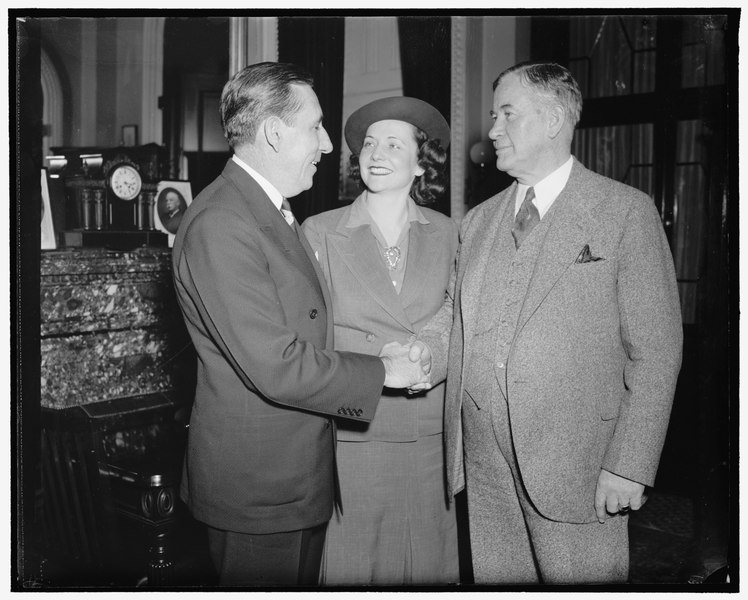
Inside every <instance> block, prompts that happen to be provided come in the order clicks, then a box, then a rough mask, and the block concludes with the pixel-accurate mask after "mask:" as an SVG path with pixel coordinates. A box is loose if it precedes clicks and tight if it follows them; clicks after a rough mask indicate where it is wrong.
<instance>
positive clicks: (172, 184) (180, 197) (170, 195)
mask: <svg viewBox="0 0 748 600" xmlns="http://www.w3.org/2000/svg"><path fill="white" fill-rule="evenodd" d="M191 203H192V188H191V186H190V182H189V181H159V183H158V187H157V189H156V201H155V202H154V204H153V224H154V226H155V228H156V229H158V230H159V231H163V232H164V233H166V234H167V235H168V236H169V247H171V246H172V245H173V244H174V236H175V235H176V233H177V229H178V228H179V223H181V221H182V217H183V216H184V212H185V211H186V210H187V207H188V206H189V205H190V204H191Z"/></svg>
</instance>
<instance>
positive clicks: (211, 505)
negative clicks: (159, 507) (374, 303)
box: [173, 160, 384, 533]
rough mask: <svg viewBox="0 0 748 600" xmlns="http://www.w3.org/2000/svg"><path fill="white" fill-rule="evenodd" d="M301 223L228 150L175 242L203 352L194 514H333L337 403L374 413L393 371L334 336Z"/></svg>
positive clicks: (267, 528)
mask: <svg viewBox="0 0 748 600" xmlns="http://www.w3.org/2000/svg"><path fill="white" fill-rule="evenodd" d="M294 227H295V228H296V233H295V232H294V230H293V229H292V228H290V227H289V226H288V224H287V223H286V221H285V220H284V219H283V216H282V215H281V213H280V212H279V211H278V210H277V209H276V208H275V207H274V206H273V204H272V202H271V201H270V199H269V198H268V196H267V195H266V194H265V193H264V191H263V190H262V188H261V187H260V186H259V185H258V184H257V183H256V182H255V180H254V179H253V178H252V177H250V176H249V174H247V173H246V172H245V171H244V170H243V169H242V168H241V167H239V166H238V165H237V164H236V163H234V162H233V161H232V160H229V161H228V163H227V164H226V167H225V169H224V171H223V173H222V174H221V175H220V176H219V177H218V178H217V179H216V180H215V181H214V182H213V183H211V184H210V185H209V186H208V187H207V188H206V189H205V190H204V191H203V192H201V193H200V194H199V195H198V197H197V198H196V199H195V201H194V202H193V203H192V204H191V205H190V207H189V208H188V210H187V211H186V213H185V216H184V219H183V221H182V223H181V225H180V227H179V232H178V234H177V237H176V239H175V242H174V249H173V264H174V280H175V285H176V291H177V296H178V299H179V304H180V306H181V308H182V312H183V314H184V318H185V322H186V324H187V329H188V331H189V333H190V336H191V337H192V341H193V343H194V345H195V348H196V350H197V356H198V365H197V368H198V372H197V388H196V391H195V403H194V406H193V409H192V414H191V419H190V428H189V442H188V449H187V456H186V461H185V476H184V480H183V482H182V488H181V493H182V496H183V498H184V499H185V501H186V502H187V504H188V506H189V507H190V510H191V511H192V513H193V515H194V516H195V518H197V519H198V520H200V521H203V522H205V523H207V524H209V525H211V526H213V527H216V528H219V529H225V530H231V531H237V532H243V533H271V532H280V531H292V530H297V529H302V528H305V527H311V526H314V525H317V524H320V523H323V522H325V521H327V520H328V519H329V518H330V516H331V514H332V506H333V499H334V489H335V483H334V482H335V467H334V450H335V447H334V445H335V439H334V427H333V426H332V425H331V420H330V418H329V416H330V415H341V416H345V417H348V418H353V419H360V420H362V421H369V420H371V419H372V418H373V417H374V412H375V410H376V407H377V403H378V402H379V397H380V393H381V389H382V385H383V383H384V367H383V365H382V362H381V360H380V359H379V358H377V357H373V356H364V355H360V354H353V353H344V352H333V351H331V350H326V348H330V347H331V345H332V335H333V330H332V316H331V315H330V313H329V307H330V306H331V303H330V298H329V292H328V290H327V287H326V285H325V283H324V279H323V277H322V274H321V272H320V271H319V268H318V267H317V264H316V260H315V259H314V255H313V254H312V253H311V249H310V248H309V245H308V243H307V242H306V239H305V238H304V236H303V233H301V230H300V228H299V227H298V225H296V224H294ZM297 233H298V234H299V236H300V237H297Z"/></svg>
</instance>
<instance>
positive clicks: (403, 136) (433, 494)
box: [303, 96, 459, 586]
mask: <svg viewBox="0 0 748 600" xmlns="http://www.w3.org/2000/svg"><path fill="white" fill-rule="evenodd" d="M345 138H346V142H347V143H348V146H349V148H350V149H351V153H352V157H351V175H352V176H353V177H354V178H355V179H357V180H358V181H359V183H360V184H361V188H362V193H361V195H359V196H358V197H357V198H356V200H355V201H354V202H353V203H352V204H351V205H350V206H346V207H344V208H339V209H336V210H331V211H329V212H325V213H322V214H319V215H316V216H313V217H310V218H309V219H307V220H306V221H305V222H304V225H303V228H304V233H305V234H306V236H307V238H308V239H309V243H310V244H311V246H312V249H313V250H314V251H315V254H316V256H317V259H318V260H319V262H320V265H321V267H322V270H323V271H324V273H325V277H326V278H327V283H328V285H329V287H330V290H331V292H332V297H333V315H334V325H335V349H336V350H350V351H354V352H363V353H367V354H373V355H377V354H379V351H380V349H381V348H382V346H383V345H384V344H385V343H387V342H391V341H398V342H400V343H403V344H407V343H409V342H412V341H413V340H414V339H415V336H416V335H417V334H418V332H419V330H420V329H421V328H422V327H423V326H424V325H425V324H426V323H427V322H428V320H429V318H430V317H431V316H432V315H433V314H434V313H435V312H436V311H437V310H438V309H439V307H441V305H442V302H443V300H444V294H445V291H446V289H447V285H448V282H449V279H450V276H451V274H452V272H453V269H454V264H455V255H456V252H457V246H458V233H457V226H456V224H455V223H454V222H453V221H452V220H451V219H450V218H448V217H446V216H444V215H442V214H441V213H439V212H437V211H435V210H431V209H429V208H426V207H425V206H424V205H425V204H429V203H431V202H433V201H434V200H435V199H436V198H437V197H439V196H440V195H441V194H443V193H444V192H445V190H446V175H445V173H444V165H445V162H446V148H447V147H448V145H449V126H448V125H447V122H446V121H445V119H444V117H443V116H442V115H441V114H440V113H439V111H437V110H436V109H435V108H434V107H433V106H431V105H430V104H428V103H426V102H423V101H422V100H418V99H416V98H408V97H402V96H399V97H392V98H383V99H380V100H376V101H374V102H371V103H369V104H367V105H366V106H364V107H362V108H360V109H359V110H357V111H356V112H354V113H353V114H352V115H351V117H350V118H349V119H348V121H347V122H346V125H345ZM351 385H355V382H351ZM443 405H444V384H443V383H442V384H440V385H438V386H435V387H434V388H432V389H431V390H429V391H428V392H426V393H422V394H420V395H415V396H412V397H409V396H408V395H407V394H405V393H404V391H403V390H389V389H385V390H383V398H382V400H381V401H380V403H379V407H378V409H377V414H376V416H375V418H374V420H373V421H372V422H371V423H370V424H369V425H368V426H356V425H351V424H350V423H349V422H347V421H345V422H344V421H341V422H340V423H339V425H338V445H337V462H338V472H339V479H340V494H341V501H342V506H343V514H341V513H339V512H336V514H335V515H333V518H332V519H331V521H330V524H329V526H328V530H327V539H326V542H325V551H324V554H323V559H322V569H321V575H320V579H321V583H322V584H323V585H330V586H331V585H367V584H369V585H418V584H421V585H439V584H445V583H455V582H457V581H458V580H459V567H458V553H457V525H456V519H455V509H454V504H452V505H451V506H450V505H449V503H448V501H447V495H446V489H445V484H444V481H445V475H444V456H443V446H442V430H443V427H442V421H443Z"/></svg>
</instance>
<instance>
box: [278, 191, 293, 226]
mask: <svg viewBox="0 0 748 600" xmlns="http://www.w3.org/2000/svg"><path fill="white" fill-rule="evenodd" d="M280 211H281V214H282V215H283V218H284V219H285V220H286V223H288V224H289V225H290V226H291V227H292V228H293V213H292V212H291V204H290V203H289V202H288V199H287V198H283V203H282V204H281V209H280Z"/></svg>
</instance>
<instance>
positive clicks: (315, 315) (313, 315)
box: [309, 308, 317, 319]
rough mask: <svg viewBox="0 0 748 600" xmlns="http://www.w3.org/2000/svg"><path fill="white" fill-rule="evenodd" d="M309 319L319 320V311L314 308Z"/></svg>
mask: <svg viewBox="0 0 748 600" xmlns="http://www.w3.org/2000/svg"><path fill="white" fill-rule="evenodd" d="M309 318H310V319H316V318H317V309H316V308H313V309H312V310H310V311H309Z"/></svg>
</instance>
